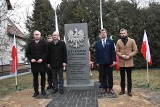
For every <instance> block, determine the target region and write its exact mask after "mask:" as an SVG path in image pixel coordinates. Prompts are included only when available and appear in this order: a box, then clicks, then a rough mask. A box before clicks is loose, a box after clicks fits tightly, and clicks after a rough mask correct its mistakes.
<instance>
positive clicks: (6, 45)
mask: <svg viewBox="0 0 160 107" xmlns="http://www.w3.org/2000/svg"><path fill="white" fill-rule="evenodd" d="M0 40H1V37H0ZM16 42H17V54H18V63H25V50H24V49H23V46H24V45H25V44H26V43H25V41H23V40H22V39H19V38H16ZM12 44H13V37H11V36H8V35H6V36H5V38H3V41H2V43H1V45H2V46H1V53H0V65H6V64H10V60H11V51H12Z"/></svg>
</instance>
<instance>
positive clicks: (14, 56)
mask: <svg viewBox="0 0 160 107" xmlns="http://www.w3.org/2000/svg"><path fill="white" fill-rule="evenodd" d="M11 57H12V73H13V74H15V73H16V71H17V68H18V56H17V48H16V38H15V35H14V40H13V46H12V53H11Z"/></svg>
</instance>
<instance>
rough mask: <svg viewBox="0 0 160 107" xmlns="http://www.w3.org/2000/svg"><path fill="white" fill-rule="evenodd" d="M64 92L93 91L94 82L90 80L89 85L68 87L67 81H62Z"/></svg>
mask: <svg viewBox="0 0 160 107" xmlns="http://www.w3.org/2000/svg"><path fill="white" fill-rule="evenodd" d="M64 89H65V90H93V89H94V80H90V83H89V84H81V85H68V84H67V81H64Z"/></svg>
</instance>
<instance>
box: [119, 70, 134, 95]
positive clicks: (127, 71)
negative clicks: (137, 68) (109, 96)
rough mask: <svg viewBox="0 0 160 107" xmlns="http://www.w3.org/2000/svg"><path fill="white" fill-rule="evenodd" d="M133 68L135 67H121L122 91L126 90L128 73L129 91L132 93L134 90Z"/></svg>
mask: <svg viewBox="0 0 160 107" xmlns="http://www.w3.org/2000/svg"><path fill="white" fill-rule="evenodd" d="M132 68H133V67H120V75H121V89H122V90H123V91H124V90H125V73H127V90H128V92H131V89H132V78H131V77H132Z"/></svg>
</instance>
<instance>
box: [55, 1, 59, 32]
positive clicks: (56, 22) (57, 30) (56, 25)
mask: <svg viewBox="0 0 160 107" xmlns="http://www.w3.org/2000/svg"><path fill="white" fill-rule="evenodd" d="M56 9H57V5H56V2H55V9H54V10H55V27H56V32H58V33H59V29H58V20H57V12H56Z"/></svg>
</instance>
